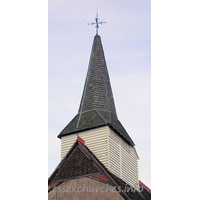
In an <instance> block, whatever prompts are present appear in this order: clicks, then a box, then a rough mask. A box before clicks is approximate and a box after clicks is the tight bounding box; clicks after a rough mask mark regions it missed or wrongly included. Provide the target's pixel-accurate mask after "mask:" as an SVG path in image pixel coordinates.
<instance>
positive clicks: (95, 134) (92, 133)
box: [61, 126, 108, 166]
mask: <svg viewBox="0 0 200 200" xmlns="http://www.w3.org/2000/svg"><path fill="white" fill-rule="evenodd" d="M77 135H78V136H79V137H81V138H82V139H83V140H84V141H85V145H86V146H87V147H88V148H89V149H90V150H91V151H92V152H93V153H94V154H95V155H96V156H97V158H98V159H99V160H100V161H101V162H102V163H103V164H104V165H105V166H107V165H108V142H107V138H108V126H104V127H101V128H96V129H91V130H87V131H84V132H81V133H78V134H71V135H66V136H63V137H62V138H61V159H63V157H64V156H65V155H66V154H67V152H68V151H69V150H70V148H71V147H72V145H73V144H74V142H75V141H76V139H77ZM97 144H98V145H97Z"/></svg>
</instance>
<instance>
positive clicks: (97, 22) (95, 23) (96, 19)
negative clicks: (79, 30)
mask: <svg viewBox="0 0 200 200" xmlns="http://www.w3.org/2000/svg"><path fill="white" fill-rule="evenodd" d="M95 21H96V22H92V23H87V25H92V26H93V25H96V26H95V28H96V35H98V29H99V24H101V25H102V24H103V23H105V24H106V22H103V21H100V22H99V18H98V12H97V16H96V18H95Z"/></svg>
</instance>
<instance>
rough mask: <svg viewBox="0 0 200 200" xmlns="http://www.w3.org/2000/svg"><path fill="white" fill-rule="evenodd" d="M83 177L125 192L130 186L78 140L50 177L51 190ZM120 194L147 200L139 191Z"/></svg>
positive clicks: (125, 197) (128, 197) (126, 197)
mask: <svg viewBox="0 0 200 200" xmlns="http://www.w3.org/2000/svg"><path fill="white" fill-rule="evenodd" d="M81 177H88V178H92V179H95V180H99V181H101V182H104V183H108V184H109V185H111V186H115V187H116V188H118V187H119V186H120V187H121V188H122V189H123V190H124V188H125V187H127V185H128V184H126V183H125V182H124V181H122V180H121V179H120V178H118V177H117V176H115V175H114V174H112V173H111V172H110V171H109V170H108V169H107V168H106V167H105V166H104V165H103V164H102V163H101V162H100V161H99V160H98V158H97V157H96V156H95V155H94V154H93V153H92V152H91V151H90V150H89V148H88V147H87V146H86V145H84V144H83V143H82V142H81V140H79V139H77V140H76V142H75V143H74V145H73V146H72V147H71V149H70V150H69V152H68V153H67V154H66V156H65V157H64V158H63V159H62V161H61V162H60V163H59V165H58V166H57V168H56V169H55V170H54V172H53V173H52V175H51V176H50V177H49V180H48V185H49V190H51V189H52V188H53V187H54V186H55V185H58V184H60V183H62V182H64V181H67V180H70V179H75V178H81ZM119 194H120V195H121V196H122V197H123V198H124V199H127V200H129V199H135V200H143V199H145V197H144V196H143V195H142V193H139V192H138V191H134V192H133V191H129V192H124V191H121V192H119Z"/></svg>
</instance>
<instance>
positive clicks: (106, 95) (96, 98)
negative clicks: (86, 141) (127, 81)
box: [78, 35, 117, 117]
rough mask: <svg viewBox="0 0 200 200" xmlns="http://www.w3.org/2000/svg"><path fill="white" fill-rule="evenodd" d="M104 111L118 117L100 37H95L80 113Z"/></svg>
mask: <svg viewBox="0 0 200 200" xmlns="http://www.w3.org/2000/svg"><path fill="white" fill-rule="evenodd" d="M90 110H102V111H107V112H111V113H112V114H113V115H114V116H115V117H117V113H116V108H115V103H114V98H113V94H112V89H111V85H110V78H109V74H108V70H107V66H106V60H105V56H104V51H103V46H102V43H101V38H100V36H99V35H96V36H95V37H94V42H93V46H92V52H91V56H90V62H89V67H88V72H87V77H86V80H85V86H84V90H83V95H82V99H81V103H80V107H79V111H78V113H80V114H81V113H82V112H86V111H90Z"/></svg>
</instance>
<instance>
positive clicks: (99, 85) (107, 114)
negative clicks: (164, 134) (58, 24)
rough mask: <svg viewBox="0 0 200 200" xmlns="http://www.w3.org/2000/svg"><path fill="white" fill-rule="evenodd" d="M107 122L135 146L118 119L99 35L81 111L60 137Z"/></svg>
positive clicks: (93, 48)
mask: <svg viewBox="0 0 200 200" xmlns="http://www.w3.org/2000/svg"><path fill="white" fill-rule="evenodd" d="M104 125H109V126H110V127H111V128H112V129H114V130H115V131H116V132H117V133H118V134H119V135H120V136H121V137H122V138H123V139H124V140H125V141H126V142H127V143H129V144H130V145H132V146H134V145H135V144H134V142H133V141H132V139H131V138H130V137H129V135H128V133H127V132H126V130H125V129H124V127H123V126H122V124H121V123H120V121H119V120H118V118H117V113H116V109H115V103H114V98H113V94H112V89H111V85H110V79H109V74H108V70H107V66H106V61H105V56H104V51H103V47H102V43H101V38H100V36H99V35H96V36H95V37H94V42H93V47H92V53H91V57H90V63H89V67H88V73H87V77H86V81H85V86H84V90H83V95H82V99H81V103H80V106H79V110H78V114H77V115H76V116H75V117H74V118H73V119H72V121H71V122H70V123H69V124H68V125H67V126H66V127H65V128H64V129H63V130H62V131H61V133H60V134H59V135H58V137H59V138H61V137H62V136H64V135H68V134H71V133H74V132H79V131H83V130H86V129H91V128H95V127H99V126H104Z"/></svg>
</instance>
